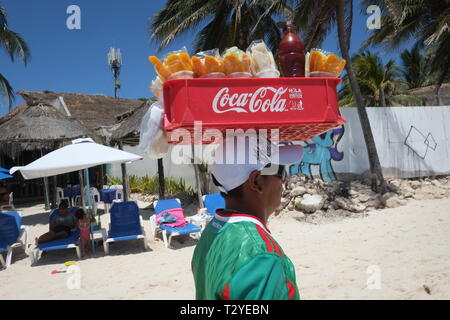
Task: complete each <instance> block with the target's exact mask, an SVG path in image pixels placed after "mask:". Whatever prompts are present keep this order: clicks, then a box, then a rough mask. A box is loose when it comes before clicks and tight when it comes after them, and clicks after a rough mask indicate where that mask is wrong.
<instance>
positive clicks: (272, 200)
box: [263, 167, 286, 214]
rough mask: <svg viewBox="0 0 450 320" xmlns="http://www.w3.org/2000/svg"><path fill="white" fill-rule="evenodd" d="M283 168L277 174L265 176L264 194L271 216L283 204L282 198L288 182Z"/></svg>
mask: <svg viewBox="0 0 450 320" xmlns="http://www.w3.org/2000/svg"><path fill="white" fill-rule="evenodd" d="M283 170H284V168H283V167H280V169H279V170H278V173H277V174H271V175H265V176H264V177H263V178H264V180H265V182H264V187H265V190H264V193H265V197H266V199H267V202H266V205H267V209H269V210H270V214H271V213H273V212H274V211H275V210H276V209H277V208H278V207H279V205H280V203H281V197H282V196H283V184H284V182H285V181H286V177H285V175H284V174H283Z"/></svg>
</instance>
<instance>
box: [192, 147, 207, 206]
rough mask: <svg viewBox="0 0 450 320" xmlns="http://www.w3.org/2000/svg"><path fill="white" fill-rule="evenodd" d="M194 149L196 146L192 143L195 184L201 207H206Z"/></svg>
mask: <svg viewBox="0 0 450 320" xmlns="http://www.w3.org/2000/svg"><path fill="white" fill-rule="evenodd" d="M194 150H195V148H194V145H193V144H192V165H193V166H194V172H195V186H196V189H197V196H198V205H199V206H200V208H204V207H205V206H204V205H203V198H202V188H201V186H200V177H199V172H198V167H197V165H196V164H195V151H194Z"/></svg>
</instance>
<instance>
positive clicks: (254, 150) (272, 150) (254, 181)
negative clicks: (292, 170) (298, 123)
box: [212, 135, 303, 221]
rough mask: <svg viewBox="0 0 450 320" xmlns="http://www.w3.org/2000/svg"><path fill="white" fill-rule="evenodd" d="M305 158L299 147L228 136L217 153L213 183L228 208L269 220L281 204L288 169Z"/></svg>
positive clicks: (243, 136)
mask: <svg viewBox="0 0 450 320" xmlns="http://www.w3.org/2000/svg"><path fill="white" fill-rule="evenodd" d="M302 156H303V147H302V146H300V145H290V146H277V145H276V144H274V143H271V142H270V141H268V140H267V139H266V138H264V137H260V139H259V141H258V138H257V136H256V135H236V136H232V137H227V138H226V139H225V141H224V142H223V144H221V145H219V147H218V148H217V150H216V152H215V159H214V160H215V163H214V164H213V166H212V175H213V181H214V183H215V184H216V185H217V186H218V188H219V190H220V191H221V194H222V196H223V197H224V198H225V202H226V207H227V209H235V210H237V211H242V210H244V211H247V213H252V214H254V215H256V216H258V217H259V218H261V219H262V220H263V221H267V218H268V217H269V215H270V214H271V213H273V212H274V211H275V210H276V209H277V207H278V206H279V205H280V200H281V197H282V193H283V183H284V182H285V180H286V178H287V170H288V167H287V166H288V165H291V164H294V163H296V162H299V161H300V160H301V158H302ZM244 213H245V212H244Z"/></svg>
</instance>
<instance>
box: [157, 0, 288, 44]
mask: <svg viewBox="0 0 450 320" xmlns="http://www.w3.org/2000/svg"><path fill="white" fill-rule="evenodd" d="M291 13H292V8H291V7H290V6H289V5H288V4H287V1H282V0H275V1H267V0H168V1H167V3H166V5H165V6H164V8H163V9H162V10H161V11H160V12H158V13H157V14H156V15H155V16H154V17H152V18H151V20H150V31H151V37H150V38H151V39H152V40H154V41H161V43H160V46H159V50H162V49H163V48H165V47H167V46H168V45H169V44H170V43H171V42H172V41H173V40H174V39H175V38H177V37H180V36H182V35H183V34H184V33H186V32H188V31H189V30H192V29H194V28H196V27H198V26H199V25H205V26H204V27H202V29H201V30H200V31H199V32H198V33H197V35H196V37H195V42H194V48H193V49H194V50H195V52H198V51H203V50H209V49H213V48H218V49H219V50H221V51H222V50H224V49H225V48H227V47H231V46H238V47H239V48H240V49H243V50H245V49H246V48H247V47H248V46H249V45H250V43H251V42H252V41H253V40H256V39H263V40H264V41H265V42H266V44H267V45H268V46H269V47H270V48H271V49H273V50H275V49H276V48H277V47H278V43H279V42H280V40H281V33H280V31H279V29H278V27H277V25H276V22H275V21H274V19H273V14H280V15H282V16H287V15H289V14H291Z"/></svg>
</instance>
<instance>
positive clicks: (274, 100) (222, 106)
mask: <svg viewBox="0 0 450 320" xmlns="http://www.w3.org/2000/svg"><path fill="white" fill-rule="evenodd" d="M286 91H287V88H286V89H284V88H283V87H280V88H278V89H275V88H272V87H261V88H258V89H257V90H256V91H255V92H254V93H230V89H229V88H223V89H221V90H220V91H219V92H217V94H216V96H215V97H214V100H213V103H212V108H213V110H214V112H216V113H225V112H228V111H236V112H259V111H261V112H267V111H270V112H282V111H285V108H286V99H282V96H283V94H285V93H286ZM270 93H272V94H270Z"/></svg>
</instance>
